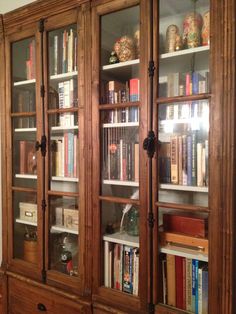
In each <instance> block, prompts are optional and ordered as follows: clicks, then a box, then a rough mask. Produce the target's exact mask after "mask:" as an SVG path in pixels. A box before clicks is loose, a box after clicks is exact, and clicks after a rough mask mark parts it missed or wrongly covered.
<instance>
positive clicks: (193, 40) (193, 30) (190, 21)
mask: <svg viewBox="0 0 236 314" xmlns="http://www.w3.org/2000/svg"><path fill="white" fill-rule="evenodd" d="M183 29H184V31H183V42H184V45H185V46H186V47H187V48H194V47H198V46H200V45H201V29H202V16H201V14H199V13H196V12H191V13H188V14H187V15H186V16H185V18H184V21H183Z"/></svg>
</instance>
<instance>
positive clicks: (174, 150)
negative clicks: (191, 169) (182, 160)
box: [170, 136, 179, 184]
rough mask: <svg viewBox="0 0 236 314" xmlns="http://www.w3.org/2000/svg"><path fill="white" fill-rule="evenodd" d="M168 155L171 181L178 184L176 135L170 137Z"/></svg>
mask: <svg viewBox="0 0 236 314" xmlns="http://www.w3.org/2000/svg"><path fill="white" fill-rule="evenodd" d="M170 154H171V155H170V157H171V183H174V184H178V182H179V181H178V178H179V175H178V165H179V161H178V157H179V156H178V137H177V136H172V137H171V139H170Z"/></svg>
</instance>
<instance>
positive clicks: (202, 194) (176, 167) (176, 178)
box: [159, 100, 209, 206]
mask: <svg viewBox="0 0 236 314" xmlns="http://www.w3.org/2000/svg"><path fill="white" fill-rule="evenodd" d="M159 119H160V120H159V143H160V151H159V179H160V186H159V201H163V202H169V203H180V204H181V203H186V204H193V205H202V206H207V205H208V146H209V145H208V132H209V104H208V101H206V100H202V101H192V102H186V103H171V104H163V105H159Z"/></svg>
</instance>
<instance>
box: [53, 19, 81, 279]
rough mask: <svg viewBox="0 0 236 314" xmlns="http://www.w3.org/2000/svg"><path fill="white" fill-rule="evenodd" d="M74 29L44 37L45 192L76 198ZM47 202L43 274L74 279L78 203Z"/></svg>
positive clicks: (66, 199)
mask: <svg viewBox="0 0 236 314" xmlns="http://www.w3.org/2000/svg"><path fill="white" fill-rule="evenodd" d="M77 44H78V43H77V26H76V24H73V25H69V26H66V27H65V28H60V29H56V30H53V31H50V32H48V47H49V51H48V60H49V94H48V110H49V111H48V122H49V123H48V132H49V143H50V145H49V152H48V159H49V163H48V164H49V178H48V180H49V182H48V183H49V185H48V187H49V190H50V191H56V192H61V194H62V195H63V193H76V194H78V190H79V186H78V182H79V127H78V110H77V109H78V80H77V76H78V68H77ZM62 195H61V196H51V197H50V199H49V213H50V236H49V237H50V238H49V248H50V249H49V268H50V269H51V270H56V271H58V272H60V273H63V274H66V275H69V276H78V258H79V256H78V250H79V246H78V244H79V237H78V235H79V209H78V207H79V205H78V197H70V196H62Z"/></svg>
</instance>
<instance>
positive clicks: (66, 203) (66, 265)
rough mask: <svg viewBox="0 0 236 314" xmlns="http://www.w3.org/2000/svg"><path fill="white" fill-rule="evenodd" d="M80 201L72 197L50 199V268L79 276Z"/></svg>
mask: <svg viewBox="0 0 236 314" xmlns="http://www.w3.org/2000/svg"><path fill="white" fill-rule="evenodd" d="M78 230H79V210H78V203H77V200H76V199H75V198H72V197H52V198H51V199H50V248H51V258H50V268H51V269H53V270H57V271H59V272H62V273H64V274H67V275H70V276H78V234H79V232H78Z"/></svg>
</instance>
